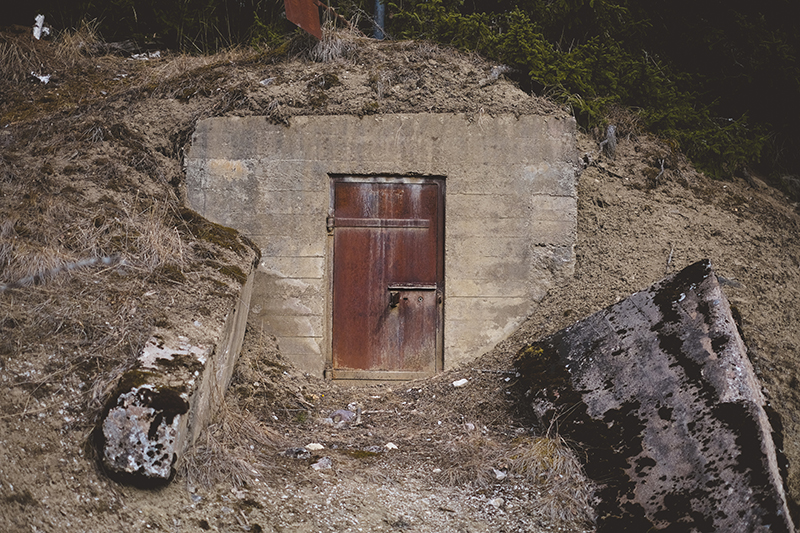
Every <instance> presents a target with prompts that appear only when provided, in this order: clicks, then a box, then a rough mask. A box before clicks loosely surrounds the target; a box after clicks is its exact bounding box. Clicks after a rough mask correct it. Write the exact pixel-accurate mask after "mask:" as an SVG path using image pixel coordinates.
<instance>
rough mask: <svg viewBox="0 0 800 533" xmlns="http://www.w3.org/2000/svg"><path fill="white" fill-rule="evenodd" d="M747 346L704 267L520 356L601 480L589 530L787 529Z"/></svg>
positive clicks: (546, 414)
mask: <svg viewBox="0 0 800 533" xmlns="http://www.w3.org/2000/svg"><path fill="white" fill-rule="evenodd" d="M746 351H747V350H746V347H745V346H744V344H743V342H742V339H741V338H740V336H739V333H738V329H737V327H736V324H735V323H734V321H733V318H732V317H731V312H730V307H729V304H728V301H727V299H726V298H725V295H724V294H723V293H722V290H721V289H720V286H719V283H718V282H717V279H716V277H715V276H714V274H713V272H712V271H711V268H710V264H709V262H708V261H701V262H699V263H696V264H694V265H692V266H690V267H687V268H686V269H685V270H683V271H681V272H679V273H678V274H676V275H674V276H672V277H670V278H667V279H665V280H663V281H661V282H659V283H657V284H655V285H653V286H652V287H651V288H649V289H648V290H646V291H643V292H639V293H636V294H634V295H632V296H631V297H629V298H628V299H626V300H624V301H622V302H619V303H618V304H615V305H612V306H611V307H608V308H607V309H605V310H603V311H600V312H598V313H596V314H594V315H592V316H590V317H588V318H586V319H584V320H582V321H581V322H578V323H577V324H575V325H573V326H570V327H569V328H566V329H564V330H562V331H560V332H558V333H556V334H554V335H552V336H551V337H548V338H546V339H544V340H542V341H540V342H538V343H536V344H533V345H531V346H529V347H527V348H525V349H523V350H522V351H520V353H519V354H518V357H517V367H518V369H519V372H520V373H521V376H522V377H521V382H522V383H523V384H524V387H525V388H526V389H528V390H527V397H528V401H530V402H531V404H532V406H533V408H534V411H535V412H536V413H537V414H538V415H539V416H540V417H541V418H542V422H543V423H550V421H552V420H554V419H557V425H558V429H559V431H560V432H561V433H562V434H563V435H564V436H565V437H566V438H567V439H569V440H570V441H572V442H575V443H577V444H578V445H579V446H580V447H581V449H582V452H584V453H585V457H586V471H587V474H588V475H589V476H590V477H591V478H592V479H594V480H596V481H597V483H598V484H599V487H600V488H599V496H600V500H601V503H600V504H599V507H598V517H599V518H598V530H599V531H608V532H611V531H613V532H618V531H636V532H644V531H676V532H678V531H680V532H690V531H697V532H700V531H703V532H705V531H714V532H752V531H772V532H775V531H794V527H793V525H792V523H791V519H790V517H789V514H788V510H787V507H786V500H785V496H784V492H783V483H782V476H781V472H780V469H779V460H778V458H777V457H776V450H775V446H774V444H773V443H774V441H775V440H777V441H778V442H779V443H780V442H781V441H780V435H779V434H776V436H777V437H778V438H777V439H775V440H773V431H772V427H771V425H770V421H769V419H768V416H767V412H766V411H765V404H766V402H765V399H764V397H763V395H762V393H761V388H760V385H759V382H758V380H757V379H756V377H755V374H754V372H753V368H752V366H751V364H750V361H749V360H748V359H747V356H746Z"/></svg>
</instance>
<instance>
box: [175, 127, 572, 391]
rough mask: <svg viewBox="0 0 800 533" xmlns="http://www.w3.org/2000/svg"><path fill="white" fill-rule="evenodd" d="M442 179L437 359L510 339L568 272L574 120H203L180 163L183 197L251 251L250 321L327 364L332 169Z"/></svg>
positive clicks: (302, 360) (461, 356)
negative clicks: (257, 258) (254, 261)
mask: <svg viewBox="0 0 800 533" xmlns="http://www.w3.org/2000/svg"><path fill="white" fill-rule="evenodd" d="M337 174H338V175H343V174H344V175H360V176H364V175H367V176H369V175H383V176H387V175H388V176H396V175H415V176H437V177H444V179H445V186H446V198H445V302H444V307H445V310H444V316H445V324H444V350H445V353H444V364H445V368H451V367H453V366H455V365H457V364H459V363H461V362H464V361H467V360H469V359H471V358H474V357H476V356H478V355H480V354H482V353H483V352H485V351H486V350H488V349H489V348H491V347H492V346H494V345H495V344H496V343H497V342H499V341H500V340H502V339H503V338H505V337H506V336H508V335H509V334H510V333H511V332H512V331H514V330H515V329H516V327H517V326H518V325H519V324H520V323H521V322H522V321H523V320H524V319H525V318H526V317H527V316H529V315H530V313H531V312H532V311H533V309H535V306H536V302H537V301H539V300H541V298H542V297H543V296H544V295H545V294H546V292H547V290H548V289H549V288H551V287H552V286H554V285H556V284H557V283H558V282H559V281H560V280H561V279H563V277H564V276H571V275H572V272H573V269H574V253H573V246H574V243H575V235H576V219H577V218H576V215H577V204H576V192H575V191H576V189H575V183H576V176H577V150H576V147H575V122H574V120H573V119H572V118H570V117H567V116H564V117H552V116H551V117H547V116H520V117H515V116H511V115H500V116H494V117H490V116H482V117H480V118H479V119H478V120H471V119H470V118H469V117H467V116H465V115H457V114H418V115H416V114H414V115H410V114H409V115H400V114H398V115H373V116H368V117H363V118H359V117H356V116H302V117H293V118H292V119H291V122H290V125H289V126H288V127H286V126H282V125H274V124H270V123H269V122H268V121H267V119H265V118H264V117H229V118H210V119H206V120H203V121H200V122H199V123H198V124H197V129H196V131H195V134H194V137H193V140H192V147H191V149H190V151H189V153H188V155H187V158H186V175H187V198H188V202H189V204H190V206H191V207H192V208H193V209H195V210H196V211H198V212H199V213H201V214H202V215H203V216H205V217H206V218H208V219H210V220H213V221H215V222H218V223H220V224H223V225H225V226H230V227H234V228H236V229H238V230H239V231H241V232H242V233H244V234H245V235H247V236H248V237H249V238H251V239H252V240H253V241H255V242H256V244H257V245H258V246H259V247H260V248H261V250H262V259H261V264H260V266H259V268H258V271H257V274H256V283H255V289H254V294H253V303H252V308H251V316H252V318H253V319H254V322H255V323H256V324H259V325H261V326H263V328H264V331H265V332H266V333H268V334H272V335H275V336H276V337H277V339H278V343H279V346H280V349H281V353H282V354H283V355H284V356H285V357H287V358H288V359H290V360H292V361H294V362H295V364H296V365H297V366H299V367H300V368H302V369H303V370H305V371H307V372H310V373H312V374H316V375H318V376H321V375H322V371H323V368H324V366H325V363H326V361H330V327H331V320H330V313H331V307H330V288H331V285H330V283H331V281H330V279H331V268H332V266H331V265H332V262H331V255H330V254H331V250H332V238H333V237H332V236H331V235H329V233H328V231H327V229H326V223H325V220H326V217H327V216H328V215H329V210H330V209H331V184H330V176H331V175H337Z"/></svg>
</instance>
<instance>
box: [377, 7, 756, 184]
mask: <svg viewBox="0 0 800 533" xmlns="http://www.w3.org/2000/svg"><path fill="white" fill-rule="evenodd" d="M529 4H530V8H529V9H528V10H527V11H526V10H523V9H520V8H516V9H512V10H509V11H506V12H495V13H486V12H473V13H466V14H464V13H461V12H460V11H458V10H457V9H453V8H448V7H447V6H446V4H445V3H444V2H443V0H428V1H425V2H413V1H412V2H405V3H404V5H405V9H401V8H400V6H399V5H398V4H389V6H390V7H391V8H392V9H395V10H398V11H397V13H396V14H395V15H394V17H393V18H392V29H393V30H394V33H395V34H396V35H399V36H400V37H402V38H433V39H435V40H437V41H439V42H444V43H447V44H450V45H452V46H456V47H458V48H461V49H465V50H471V51H478V52H481V53H483V54H486V55H488V56H490V57H493V58H495V59H496V60H498V61H501V62H503V63H506V64H508V65H510V66H512V67H514V68H515V69H516V70H517V71H518V72H521V73H522V74H523V81H527V82H530V83H531V85H532V86H533V88H534V89H536V90H538V92H541V93H543V94H547V95H548V96H551V97H553V98H555V99H556V100H558V101H560V102H561V103H563V104H566V105H568V106H570V107H571V108H572V110H573V112H574V114H575V116H576V118H577V119H578V122H579V124H580V125H581V126H583V127H586V128H589V127H592V126H596V125H600V124H602V123H603V122H604V120H605V119H604V117H605V113H606V111H607V110H608V108H609V106H610V105H612V104H614V105H616V104H620V105H624V106H629V107H633V108H637V109H640V110H641V113H640V115H641V118H642V120H643V124H644V126H645V127H647V128H649V129H650V130H651V131H654V132H656V133H657V134H660V135H663V136H665V137H668V138H672V139H674V140H675V141H676V142H677V143H678V145H679V146H680V148H681V149H682V150H683V151H684V152H685V153H686V154H687V155H689V156H690V157H691V158H692V159H693V160H694V161H695V162H696V163H697V164H698V165H699V166H700V167H702V168H703V169H704V170H706V171H707V172H709V173H711V174H712V175H715V176H718V177H726V176H729V175H731V174H732V173H733V172H734V171H735V170H736V169H737V168H739V167H741V166H745V165H752V164H754V163H756V162H758V161H759V159H760V157H761V154H762V152H763V151H764V148H765V146H766V144H767V139H768V138H767V136H766V135H765V134H764V133H763V127H762V128H751V127H750V126H749V124H748V117H747V116H746V114H745V115H742V116H741V117H740V118H739V119H737V120H733V119H717V118H715V116H716V115H715V112H714V102H711V103H704V102H703V100H702V99H700V98H699V97H698V95H697V94H696V93H694V92H692V91H690V90H689V89H688V88H690V87H692V86H693V84H695V83H696V77H693V76H691V75H690V74H687V73H683V72H680V71H678V70H676V69H675V68H674V66H672V64H670V63H668V62H666V61H663V60H661V59H660V58H659V57H658V56H656V55H653V54H652V53H648V52H647V51H646V50H643V49H641V48H634V47H632V46H630V44H631V42H632V41H636V39H637V37H636V36H637V35H638V36H640V35H641V34H642V32H643V30H644V29H646V28H647V27H648V26H649V23H648V22H647V21H646V20H638V21H637V20H635V19H634V17H633V16H632V15H631V13H630V11H629V10H628V8H627V7H626V6H625V5H622V4H619V3H614V2H610V1H603V0H588V1H582V0H571V1H567V0H556V1H551V2H541V1H535V2H530V3H529ZM531 14H534V15H535V16H536V18H532V17H531ZM570 15H571V16H570ZM535 21H541V22H535ZM587 21H590V22H591V24H594V26H593V27H594V34H593V35H588V34H587V32H589V31H590V29H591V27H592V26H591V25H590V24H587ZM559 25H560V28H561V33H560V34H559V37H558V40H557V41H552V40H549V39H548V38H547V35H551V36H552V35H555V33H554V32H553V31H552V30H553V27H554V26H556V27H558V26H559ZM545 26H547V27H545ZM576 33H577V34H581V33H583V35H584V39H583V40H582V41H580V42H577V41H576V40H575V39H574V38H573V39H572V40H571V41H570V46H569V47H568V48H567V49H564V47H563V44H564V41H565V39H564V36H565V35H568V34H571V35H575V34H576Z"/></svg>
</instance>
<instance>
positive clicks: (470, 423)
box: [464, 422, 475, 431]
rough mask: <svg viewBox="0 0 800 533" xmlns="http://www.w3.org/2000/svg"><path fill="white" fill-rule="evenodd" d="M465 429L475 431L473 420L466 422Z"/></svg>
mask: <svg viewBox="0 0 800 533" xmlns="http://www.w3.org/2000/svg"><path fill="white" fill-rule="evenodd" d="M464 429H466V430H467V431H475V424H473V423H472V422H467V423H466V424H464Z"/></svg>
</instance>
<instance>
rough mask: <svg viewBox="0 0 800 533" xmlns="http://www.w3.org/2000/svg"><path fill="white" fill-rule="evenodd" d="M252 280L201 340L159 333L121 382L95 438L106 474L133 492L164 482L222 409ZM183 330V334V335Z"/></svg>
mask: <svg viewBox="0 0 800 533" xmlns="http://www.w3.org/2000/svg"><path fill="white" fill-rule="evenodd" d="M252 286H253V276H252V274H251V275H250V276H249V278H248V279H247V282H246V283H245V284H244V286H243V287H241V292H240V296H239V298H238V300H237V302H238V303H237V304H236V306H235V308H233V309H231V311H230V312H229V313H228V314H227V316H226V317H224V320H223V319H222V318H221V319H220V320H218V321H216V323H215V321H214V320H212V319H211V318H209V319H208V320H207V322H208V323H207V324H205V325H203V329H202V333H201V332H200V330H198V329H197V328H195V330H194V331H195V334H196V335H198V337H200V339H199V340H197V339H194V340H192V339H189V338H188V337H184V336H179V335H176V334H174V333H173V332H172V331H167V330H159V331H157V332H156V334H155V335H154V336H153V337H152V338H151V339H150V340H149V341H148V342H147V343H146V344H145V346H144V348H143V349H142V351H141V352H140V355H139V357H138V361H137V364H136V366H135V367H134V368H133V369H132V370H129V371H127V372H126V373H125V374H123V375H122V376H121V378H120V380H119V382H118V384H117V386H116V387H115V389H114V392H113V393H112V394H111V397H110V399H109V401H108V402H107V404H106V408H105V410H104V414H103V416H102V418H101V421H100V424H99V425H98V427H97V428H96V430H95V439H96V445H97V447H98V452H99V455H100V461H101V463H102V466H103V468H104V469H105V471H106V472H107V473H108V474H109V475H110V476H111V477H113V478H115V479H117V480H119V481H122V482H126V483H131V484H134V485H138V486H145V487H146V486H155V485H161V484H165V483H167V482H169V480H170V479H171V478H172V476H173V475H174V472H175V467H176V465H177V463H178V461H179V460H180V458H181V456H182V455H183V453H184V452H185V451H186V449H187V448H188V447H189V446H190V445H191V444H193V443H194V441H195V439H196V438H197V436H198V435H199V433H200V431H201V430H202V429H203V428H204V427H205V426H206V425H207V424H208V421H209V420H210V418H211V415H212V414H213V412H214V411H215V410H216V408H217V407H218V406H219V404H220V402H221V401H222V399H223V397H224V395H225V390H226V389H227V388H228V384H229V383H230V380H231V377H232V375H233V369H234V366H235V364H236V359H237V357H238V355H239V351H240V349H241V346H242V340H243V338H244V331H245V327H246V324H247V313H248V308H249V305H250V295H251V293H252ZM187 329H189V328H188V327H187Z"/></svg>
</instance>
